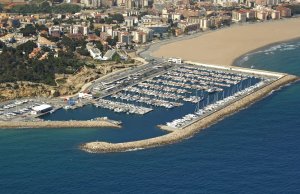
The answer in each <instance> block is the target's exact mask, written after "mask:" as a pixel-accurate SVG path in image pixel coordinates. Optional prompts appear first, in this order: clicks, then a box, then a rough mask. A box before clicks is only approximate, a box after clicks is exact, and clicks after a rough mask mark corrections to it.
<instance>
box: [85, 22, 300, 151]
mask: <svg viewBox="0 0 300 194" xmlns="http://www.w3.org/2000/svg"><path fill="white" fill-rule="evenodd" d="M299 21H300V20H299ZM258 25H259V24H258ZM236 27H237V26H236ZM209 33H213V32H209ZM199 37H202V36H201V35H196V36H195V37H193V38H192V39H195V38H199ZM299 39H300V35H299V37H296V38H290V39H285V40H280V41H275V42H272V43H270V44H266V45H263V46H259V47H257V48H255V49H252V50H250V51H247V52H245V53H243V54H240V55H239V56H237V57H235V58H233V59H232V62H231V63H230V64H225V65H220V64H218V65H216V66H219V67H220V66H233V67H238V66H236V65H237V62H238V61H239V60H240V59H242V58H243V57H245V56H247V55H249V54H250V53H253V52H257V51H259V50H263V49H264V48H267V47H271V46H273V45H278V44H281V43H285V42H291V41H294V40H299ZM173 41H174V40H170V42H171V43H166V42H163V43H160V44H159V46H158V45H154V47H155V49H160V47H161V46H164V45H168V44H172V43H173ZM180 42H181V40H179V41H178V42H177V43H179V44H180ZM150 47H151V46H150ZM147 50H148V52H150V56H152V57H153V55H152V54H153V52H151V49H147ZM190 61H191V60H190ZM241 68H243V67H241ZM243 69H245V70H247V68H243ZM258 71H260V70H258ZM261 71H263V70H261ZM271 73H272V72H271ZM273 73H275V74H276V73H277V72H273ZM279 74H280V73H279ZM297 81H299V78H298V77H296V76H293V75H287V74H285V76H283V77H281V78H279V79H278V80H276V81H274V82H273V83H271V84H269V85H267V86H264V87H263V88H261V89H259V90H258V91H255V92H253V93H251V94H249V95H247V96H245V97H244V98H242V99H240V100H238V101H236V102H234V103H232V104H230V105H228V106H226V107H225V108H223V109H221V110H218V111H216V112H214V113H212V114H210V115H208V116H207V117H205V118H202V119H200V120H198V121H196V122H194V123H192V124H190V125H188V126H186V127H185V128H183V129H181V130H180V131H173V132H170V131H169V132H170V133H168V134H166V135H163V136H159V137H155V138H151V139H145V140H139V141H132V142H123V143H108V142H89V143H84V144H82V145H80V149H81V150H83V151H85V152H89V153H111V152H126V151H135V150H141V149H147V148H153V147H158V146H163V145H168V144H172V143H175V142H179V141H182V140H184V139H187V138H191V137H193V136H194V135H195V134H196V133H198V132H199V131H201V130H202V129H205V128H207V127H209V126H211V125H213V124H215V123H217V122H218V121H220V120H222V119H224V118H225V117H227V116H230V115H232V114H235V113H236V112H238V111H240V110H242V109H244V108H247V107H249V106H251V105H252V104H253V103H255V102H257V101H259V100H261V99H263V98H265V97H267V96H268V95H270V94H271V93H272V92H273V91H276V90H279V89H280V88H282V87H285V86H287V85H290V84H292V83H294V82H297ZM167 131H168V130H167Z"/></svg>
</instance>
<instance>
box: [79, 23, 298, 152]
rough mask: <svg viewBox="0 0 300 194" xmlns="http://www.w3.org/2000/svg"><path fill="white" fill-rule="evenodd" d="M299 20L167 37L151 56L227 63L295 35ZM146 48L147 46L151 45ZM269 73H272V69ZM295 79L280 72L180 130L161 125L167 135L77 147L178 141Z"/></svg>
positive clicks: (110, 148)
mask: <svg viewBox="0 0 300 194" xmlns="http://www.w3.org/2000/svg"><path fill="white" fill-rule="evenodd" d="M299 24H300V19H293V20H288V21H278V22H269V23H263V24H252V25H245V26H235V27H232V28H227V29H222V30H219V31H216V32H209V33H206V34H203V35H200V36H198V37H196V38H192V39H187V40H182V41H178V42H174V41H170V42H171V43H170V44H163V45H162V46H160V48H159V49H158V50H156V51H154V52H153V55H152V56H154V57H157V59H159V58H168V57H181V58H183V59H185V60H190V62H191V61H196V62H200V63H202V64H218V65H220V66H224V65H225V66H231V65H234V62H235V60H237V59H238V58H239V57H241V56H242V55H244V54H246V53H248V52H251V51H254V50H256V49H259V48H261V47H265V46H267V45H270V44H274V43H278V42H282V41H287V40H291V39H296V38H298V37H299V36H300V34H299V31H300V27H299V26H300V25H299ZM216 40H218V41H216ZM224 45H226V46H224ZM154 47H155V46H154ZM149 50H151V46H150V49H149ZM150 55H151V53H150ZM250 71H251V70H250ZM253 71H255V70H253ZM269 73H271V74H272V72H269ZM298 80H299V78H298V77H296V76H293V75H287V74H285V75H282V76H280V77H279V78H278V79H277V80H276V81H274V82H272V83H271V84H268V85H267V86H264V87H262V88H260V89H259V90H258V91H255V92H253V93H251V94H249V95H247V96H245V97H243V98H242V99H240V100H238V101H236V102H234V103H232V104H230V105H228V106H226V107H223V108H222V109H220V110H217V111H215V112H214V113H212V114H210V115H208V116H207V117H205V118H203V119H200V120H198V121H196V122H194V123H192V124H190V125H188V126H185V127H184V128H182V129H180V130H175V131H172V130H168V127H165V126H163V127H161V129H166V130H168V131H171V132H170V133H169V134H167V135H163V136H160V137H155V138H150V139H145V140H140V141H133V142H123V143H109V142H98V141H97V142H89V143H85V144H82V145H81V146H80V148H81V149H82V150H84V151H87V152H90V153H107V152H122V151H131V150H139V149H145V148H151V147H157V146H162V145H166V144H171V143H174V142H178V141H180V140H182V139H186V138H190V137H192V136H193V135H194V134H195V133H197V132H198V131H200V130H201V129H204V128H206V127H208V126H210V125H212V124H214V123H215V122H217V121H219V120H221V119H223V118H224V117H226V116H228V115H230V114H233V113H235V112H237V111H239V110H241V109H243V108H245V107H247V106H249V105H251V104H253V103H254V102H256V101H258V100H260V99H262V98H264V97H265V96H267V95H268V94H270V93H271V92H272V91H274V90H277V89H279V88H281V87H282V86H284V85H287V84H290V83H293V82H295V81H298Z"/></svg>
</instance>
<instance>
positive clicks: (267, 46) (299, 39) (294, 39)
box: [230, 35, 300, 67]
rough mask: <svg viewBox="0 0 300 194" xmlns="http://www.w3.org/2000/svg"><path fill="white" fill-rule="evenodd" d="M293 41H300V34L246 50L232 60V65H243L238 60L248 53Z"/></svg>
mask: <svg viewBox="0 0 300 194" xmlns="http://www.w3.org/2000/svg"><path fill="white" fill-rule="evenodd" d="M293 41H300V35H299V37H297V38H291V39H287V40H283V41H278V42H273V43H270V44H267V45H265V46H261V47H258V48H256V49H253V50H251V51H249V52H246V53H244V54H242V55H240V56H238V57H236V58H235V59H234V60H233V62H232V64H231V65H230V66H236V67H242V66H239V65H238V62H239V61H241V59H243V58H244V57H246V56H248V55H251V54H254V53H256V52H259V51H262V50H265V49H266V48H270V47H273V46H276V45H280V44H283V43H289V42H293Z"/></svg>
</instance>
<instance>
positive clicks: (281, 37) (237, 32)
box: [152, 18, 300, 65]
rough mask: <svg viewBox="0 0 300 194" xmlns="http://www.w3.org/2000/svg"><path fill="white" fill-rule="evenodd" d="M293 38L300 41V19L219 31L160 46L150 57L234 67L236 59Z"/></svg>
mask: <svg viewBox="0 0 300 194" xmlns="http://www.w3.org/2000/svg"><path fill="white" fill-rule="evenodd" d="M295 38H300V18H297V19H285V20H280V21H274V22H264V23H257V24H248V25H243V26H234V27H230V28H226V29H221V30H218V31H214V32H209V33H205V34H203V35H201V36H198V37H196V38H192V39H188V40H182V41H178V42H173V43H170V44H166V45H162V46H161V47H160V48H159V49H157V50H156V51H154V52H153V54H152V55H153V56H155V57H162V56H163V57H164V58H167V57H181V58H182V59H184V60H190V61H195V62H200V63H206V64H217V65H233V63H234V61H235V60H236V59H237V58H239V57H240V56H241V55H244V54H246V53H248V52H250V51H253V50H255V49H258V48H261V47H264V46H267V45H270V44H274V43H277V42H282V41H287V40H291V39H295Z"/></svg>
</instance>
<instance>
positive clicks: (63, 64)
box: [0, 41, 84, 85]
mask: <svg viewBox="0 0 300 194" xmlns="http://www.w3.org/2000/svg"><path fill="white" fill-rule="evenodd" d="M0 45H2V47H3V52H2V53H1V54H0V61H1V63H0V83H4V82H16V81H31V82H37V83H45V84H49V85H55V80H54V79H55V73H64V74H72V73H74V72H75V71H76V70H77V69H78V68H80V67H82V66H83V65H84V63H83V62H81V61H79V60H77V59H76V58H75V56H74V53H73V52H71V51H67V52H62V51H60V52H59V53H58V57H54V53H53V52H52V51H50V52H49V53H48V56H47V57H46V58H45V59H44V60H39V56H41V54H40V55H38V56H37V57H36V58H32V59H30V58H28V54H29V53H31V52H32V50H33V49H34V48H36V47H37V46H36V44H35V43H34V42H31V41H28V42H26V43H24V44H22V45H20V46H18V47H17V48H11V47H9V48H8V47H5V46H3V44H2V43H1V44H0ZM46 50H47V49H46Z"/></svg>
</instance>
